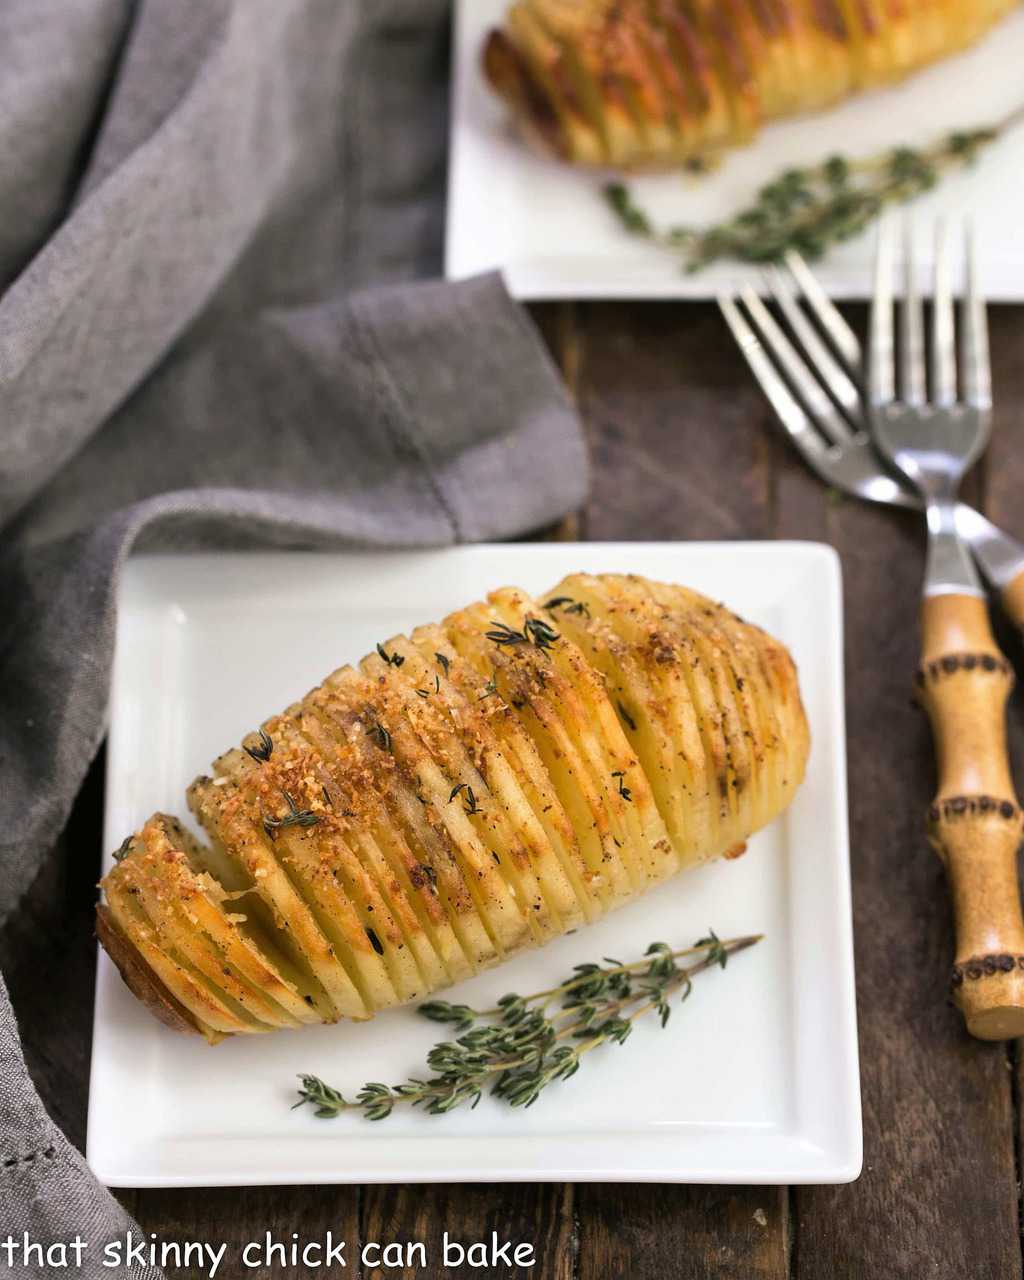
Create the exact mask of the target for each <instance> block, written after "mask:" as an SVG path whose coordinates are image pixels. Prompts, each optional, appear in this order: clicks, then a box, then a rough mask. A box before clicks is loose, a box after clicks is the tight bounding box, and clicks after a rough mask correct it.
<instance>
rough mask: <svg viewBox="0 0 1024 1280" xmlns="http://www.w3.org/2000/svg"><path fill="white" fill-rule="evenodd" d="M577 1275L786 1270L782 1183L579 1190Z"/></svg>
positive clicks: (764, 1277) (735, 1276)
mask: <svg viewBox="0 0 1024 1280" xmlns="http://www.w3.org/2000/svg"><path fill="white" fill-rule="evenodd" d="M578 1200H579V1207H580V1209H579V1212H580V1228H579V1230H580V1266H579V1280H613V1277H614V1278H615V1280H617V1278H618V1277H620V1276H629V1277H630V1280H647V1278H648V1277H650V1280H667V1278H668V1277H671V1278H672V1280H677V1278H679V1280H682V1277H686V1280H777V1277H781V1276H788V1274H789V1263H788V1255H789V1204H788V1193H787V1189H786V1188H785V1187H686V1186H678V1187H677V1186H616V1185H614V1184H611V1185H603V1186H602V1185H598V1184H594V1185H591V1186H587V1187H580V1188H579V1191H578Z"/></svg>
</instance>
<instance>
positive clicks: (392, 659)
mask: <svg viewBox="0 0 1024 1280" xmlns="http://www.w3.org/2000/svg"><path fill="white" fill-rule="evenodd" d="M377 652H378V653H379V654H380V656H381V658H382V659H383V660H384V661H385V662H386V663H387V664H388V666H389V667H394V668H395V669H396V670H397V669H398V668H399V667H400V666H401V665H402V663H403V662H404V661H405V659H404V658H403V657H402V655H401V654H400V653H388V652H387V650H386V649H385V648H384V646H383V645H382V644H379V643H378V645H377Z"/></svg>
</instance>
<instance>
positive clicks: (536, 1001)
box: [295, 929, 761, 1120]
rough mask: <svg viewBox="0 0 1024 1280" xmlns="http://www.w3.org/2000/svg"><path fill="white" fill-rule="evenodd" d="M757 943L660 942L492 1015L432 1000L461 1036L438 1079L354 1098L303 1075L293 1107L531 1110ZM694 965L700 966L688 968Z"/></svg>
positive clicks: (438, 1049)
mask: <svg viewBox="0 0 1024 1280" xmlns="http://www.w3.org/2000/svg"><path fill="white" fill-rule="evenodd" d="M760 937H761V935H760V934H756V935H751V936H749V937H742V938H730V939H728V940H724V941H723V940H722V939H721V938H719V937H718V936H717V934H716V933H715V931H714V930H713V929H711V930H709V931H708V934H707V936H706V937H704V938H701V939H700V940H699V941H698V942H696V943H694V945H693V946H692V947H685V948H683V949H682V950H675V951H674V950H673V949H672V948H671V947H670V946H669V945H668V944H667V943H664V942H654V943H652V944H651V945H650V946H649V947H648V948H647V950H646V952H645V953H644V958H643V959H642V960H635V961H632V962H630V963H627V964H623V963H621V962H620V961H618V960H612V959H608V958H606V959H605V961H604V963H603V964H580V965H577V966H576V967H575V968H574V969H573V971H572V974H571V976H570V977H569V978H567V979H566V980H565V981H564V982H561V983H559V984H558V985H557V986H555V987H550V988H548V989H547V990H545V991H537V992H534V994H533V995H529V996H520V995H515V994H512V995H506V996H503V997H502V998H501V999H500V1000H499V1001H498V1003H497V1005H496V1006H495V1007H494V1008H493V1009H484V1010H479V1009H473V1008H471V1007H470V1006H469V1005H465V1004H451V1003H449V1002H448V1001H446V1000H431V1001H428V1002H427V1003H426V1004H422V1005H420V1006H419V1009H418V1012H419V1013H420V1014H422V1015H423V1017H425V1018H429V1019H430V1021H432V1022H438V1023H441V1024H443V1025H446V1026H450V1027H451V1028H452V1029H453V1031H454V1033H455V1034H456V1036H457V1038H456V1039H455V1040H445V1041H442V1042H440V1043H439V1044H436V1045H435V1046H434V1047H433V1048H432V1049H431V1050H430V1052H429V1053H428V1055H427V1060H426V1065H427V1068H428V1070H429V1072H430V1073H431V1074H429V1075H427V1076H426V1077H424V1078H418V1077H413V1076H411V1077H410V1078H409V1079H408V1080H406V1081H404V1082H403V1083H402V1084H395V1085H387V1084H381V1083H380V1082H378V1081H371V1082H370V1083H368V1084H365V1085H363V1087H362V1088H361V1089H360V1090H359V1092H358V1093H357V1094H356V1095H355V1097H354V1098H352V1099H348V1098H346V1097H345V1096H344V1095H343V1094H342V1093H341V1092H340V1091H339V1090H337V1089H335V1088H333V1087H332V1086H331V1085H329V1084H326V1083H325V1082H324V1081H323V1080H321V1079H320V1077H319V1076H314V1075H302V1076H300V1077H299V1082H300V1088H299V1090H298V1094H299V1099H298V1101H297V1102H296V1103H295V1106H296V1107H301V1106H303V1105H306V1104H308V1105H309V1106H311V1107H313V1109H314V1113H315V1114H316V1115H317V1116H319V1117H321V1118H322V1119H332V1118H334V1117H336V1116H339V1115H341V1114H342V1113H343V1112H345V1111H361V1112H362V1114H363V1116H364V1118H365V1119H367V1120H386V1119H387V1117H388V1116H390V1115H391V1113H392V1112H393V1111H394V1109H395V1107H396V1106H399V1105H402V1104H408V1105H409V1106H413V1107H422V1108H423V1109H424V1110H425V1111H426V1112H427V1113H428V1114H430V1115H435V1116H436V1115H444V1114H445V1113H446V1112H449V1111H454V1110H455V1109H456V1108H457V1107H461V1106H465V1105H468V1106H470V1107H475V1106H476V1105H477V1103H478V1102H479V1101H480V1099H481V1097H482V1096H483V1094H484V1091H485V1090H486V1091H488V1092H489V1093H490V1094H491V1096H492V1097H495V1098H498V1099H499V1100H500V1101H502V1102H505V1103H507V1104H508V1105H509V1106H511V1107H529V1106H532V1105H533V1104H534V1103H535V1102H536V1101H537V1099H538V1098H539V1097H540V1095H541V1093H543V1091H544V1090H545V1089H546V1088H548V1086H549V1085H552V1084H554V1083H555V1081H557V1080H568V1079H569V1078H570V1076H573V1075H575V1074H576V1072H577V1071H578V1070H579V1068H580V1064H581V1062H582V1059H583V1057H584V1056H585V1055H586V1054H588V1053H591V1052H592V1051H593V1050H594V1049H597V1048H600V1046H602V1045H605V1044H624V1043H625V1042H626V1040H627V1039H628V1038H629V1036H630V1034H631V1032H632V1030H633V1025H634V1023H635V1022H636V1020H637V1019H638V1018H640V1017H642V1016H643V1015H644V1014H647V1013H654V1014H655V1015H656V1016H657V1018H658V1021H659V1023H660V1025H661V1026H662V1027H664V1026H665V1025H666V1023H667V1022H668V1020H669V1017H670V1016H671V1013H672V1000H673V998H678V1000H679V1002H680V1003H681V1002H682V1001H683V1000H686V999H687V997H688V996H689V995H690V992H691V990H692V988H693V979H694V977H695V976H696V975H697V974H698V973H702V972H703V971H704V970H706V969H710V968H713V967H714V966H715V965H719V966H720V967H721V968H723V969H724V968H725V966H726V963H727V961H728V959H729V957H730V956H732V955H735V954H736V953H737V952H738V951H743V950H745V949H746V948H747V947H750V946H753V945H754V943H756V942H759V941H760ZM693 957H699V958H698V959H694V960H693V962H692V963H685V962H686V961H688V960H691V958H693Z"/></svg>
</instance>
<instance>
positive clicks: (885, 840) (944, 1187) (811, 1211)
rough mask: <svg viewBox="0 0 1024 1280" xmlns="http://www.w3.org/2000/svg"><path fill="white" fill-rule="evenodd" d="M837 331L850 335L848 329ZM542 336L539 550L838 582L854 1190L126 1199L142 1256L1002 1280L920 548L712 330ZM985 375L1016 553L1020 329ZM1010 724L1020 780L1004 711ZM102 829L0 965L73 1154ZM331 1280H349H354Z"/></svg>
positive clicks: (810, 1279)
mask: <svg viewBox="0 0 1024 1280" xmlns="http://www.w3.org/2000/svg"><path fill="white" fill-rule="evenodd" d="M850 314H851V318H852V319H853V320H854V322H855V323H857V324H858V325H859V324H862V323H863V313H862V311H861V310H860V309H856V308H855V309H853V310H852V312H851V313H850ZM534 315H535V317H536V319H537V320H538V322H539V323H540V325H541V327H542V329H543V330H544V332H545V334H546V336H547V338H548V340H549V342H550V345H551V347H552V350H553V352H554V353H555V356H556V359H557V360H558V361H559V363H560V365H561V367H562V368H563V370H564V372H565V375H566V377H567V379H568V381H569V384H570V386H571V387H572V389H573V392H574V394H575V395H576V398H577V400H578V403H579V407H580V412H581V414H582V417H583V420H584V422H585V424H586V430H587V433H588V435H589V439H590V445H591V452H592V459H593V464H592V467H593V474H592V484H591V497H590V501H589V503H588V505H587V507H586V510H585V511H583V512H581V513H580V514H579V517H578V518H577V519H575V520H571V521H569V522H567V524H566V525H564V526H562V527H561V528H560V529H559V530H556V531H554V533H555V535H556V536H558V535H561V536H578V537H581V538H590V539H735V538H810V539H818V540H821V541H825V542H829V543H831V544H832V545H833V546H834V547H836V548H837V549H838V551H839V553H840V555H841V557H842V564H843V574H844V582H845V604H846V679H847V698H846V709H847V721H848V734H849V744H848V745H849V762H850V763H849V769H850V778H849V780H850V823H851V844H852V858H853V886H854V923H855V936H856V961H857V997H858V999H857V1003H858V1016H859V1020H860V1053H861V1072H862V1080H863V1100H864V1161H865V1163H864V1173H863V1175H862V1176H861V1178H860V1179H859V1181H858V1182H856V1183H854V1184H852V1185H849V1186H839V1187H684V1186H629V1185H603V1186H602V1185H588V1184H583V1185H577V1186H568V1185H558V1184H553V1185H547V1184H538V1185H523V1186H515V1185H512V1186H508V1185H506V1186H502V1185H496V1186H487V1185H483V1186H434V1187H417V1186H411V1187H410V1186H393V1187H294V1188H292V1187H286V1188H270V1189H243V1190H214V1191H209V1190H180V1191H138V1192H124V1193H119V1194H120V1195H121V1196H122V1199H123V1201H124V1203H125V1204H126V1206H127V1207H128V1208H129V1209H130V1210H131V1212H132V1213H134V1214H135V1215H136V1216H137V1217H138V1219H139V1221H140V1222H141V1224H142V1225H143V1227H144V1228H145V1229H146V1230H148V1231H155V1232H158V1233H159V1234H160V1235H161V1236H162V1237H164V1238H178V1239H183V1238H190V1239H202V1238H203V1237H204V1235H205V1237H206V1238H207V1239H215V1240H221V1239H227V1240H228V1241H229V1242H232V1243H237V1244H241V1243H242V1242H244V1241H247V1240H250V1239H253V1238H257V1237H261V1236H262V1233H263V1232H264V1231H265V1230H267V1229H270V1230H273V1231H275V1232H276V1233H278V1234H279V1235H283V1236H284V1237H285V1238H290V1233H291V1232H292V1231H298V1232H299V1233H300V1235H303V1236H305V1237H307V1238H319V1237H321V1236H322V1235H323V1233H324V1232H325V1231H326V1230H327V1229H328V1228H330V1229H331V1230H332V1231H333V1232H334V1233H335V1236H336V1237H337V1236H339V1235H344V1236H346V1237H347V1238H348V1240H349V1241H350V1242H352V1243H350V1246H349V1248H350V1253H351V1252H353V1251H354V1242H357V1241H359V1240H367V1239H374V1238H375V1239H410V1240H416V1239H421V1240H425V1241H427V1242H428V1243H429V1242H432V1241H438V1240H439V1238H440V1233H441V1231H442V1230H443V1229H446V1228H447V1229H448V1230H449V1231H450V1232H451V1233H452V1234H453V1235H455V1236H462V1237H465V1238H470V1239H480V1238H483V1236H484V1235H485V1233H487V1232H489V1231H490V1230H491V1229H494V1230H496V1231H497V1232H498V1233H499V1235H501V1236H504V1237H511V1238H514V1239H517V1240H530V1241H533V1242H534V1243H535V1244H536V1248H537V1256H538V1263H537V1265H536V1266H535V1267H533V1268H532V1270H529V1271H525V1270H524V1271H521V1272H514V1273H513V1272H508V1271H505V1270H504V1269H503V1270H502V1271H501V1272H500V1274H517V1275H520V1274H521V1275H524V1276H525V1275H530V1276H532V1277H533V1280H574V1278H578V1280H606V1278H607V1280H618V1278H619V1277H630V1280H646V1278H647V1277H651V1278H652V1280H669V1278H671V1280H691V1278H692V1280H697V1278H698V1277H715V1278H716V1280H727V1278H728V1280H732V1278H733V1277H735V1280H753V1278H754V1277H758V1278H763V1280H782V1278H783V1277H800V1278H805V1280H843V1278H845V1277H850V1280H875V1278H876V1277H877V1278H878V1280H883V1278H884V1280H892V1278H894V1277H912V1278H913V1280H918V1278H919V1277H921V1278H923V1277H957V1278H958V1280H961V1278H962V1280H968V1278H969V1280H989V1278H991V1280H1016V1278H1019V1277H1021V1234H1020V1219H1021V1197H1020V1185H1019V1181H1018V1164H1019V1142H1020V1106H1019V1099H1020V1092H1021V1083H1022V1071H1024V1064H1022V1062H1021V1055H1020V1053H1019V1050H1018V1047H1017V1045H1015V1044H1009V1045H1003V1044H981V1043H978V1042H976V1041H973V1040H970V1039H968V1038H967V1036H966V1035H965V1034H964V1032H963V1030H962V1028H961V1020H960V1017H959V1015H958V1014H957V1013H956V1012H955V1011H954V1010H953V1009H952V1008H951V1007H950V1006H949V1005H948V1003H947V985H946V984H947V977H948V970H949V964H950V960H951V956H952V934H951V922H950V912H949V907H948V905H947V895H946V891H945V887H944V884H943V878H942V871H941V867H940V865H939V862H938V860H937V858H936V857H935V856H934V854H932V853H931V852H930V851H929V849H928V847H927V846H926V844H925V841H924V838H923V814H924V810H925V807H926V804H927V802H928V799H929V796H930V792H931V788H932V784H933V771H932V761H931V753H930V744H929V737H928V727H927V723H926V721H925V719H924V717H923V716H922V715H921V714H920V712H918V711H917V710H915V709H914V708H913V707H912V706H911V702H910V696H909V695H910V687H911V673H912V672H913V670H914V668H915V665H916V660H917V652H918V637H917V627H916V615H917V596H918V587H919V580H920V576H921V569H922V533H921V529H920V528H919V527H918V523H917V522H916V521H915V520H913V519H912V518H910V517H908V516H906V515H904V514H901V513H898V512H890V511H884V510H880V509H869V508H868V507H866V506H864V505H861V504H858V503H856V502H853V501H849V500H841V499H838V498H837V497H836V495H830V494H829V493H828V492H827V491H826V490H825V488H823V487H822V486H821V485H819V484H818V483H817V482H816V481H815V480H813V479H812V478H811V477H810V476H809V474H807V473H806V472H805V471H804V470H803V469H802V467H801V466H800V464H799V463H798V462H797V461H796V460H795V459H794V458H793V457H792V456H791V455H790V453H789V451H788V449H787V448H786V446H785V445H784V443H783V442H782V441H781V440H780V439H779V438H778V437H777V435H776V434H775V432H774V430H773V426H772V422H771V419H770V416H769V414H768V411H767V409H766V407H765V405H764V403H763V402H762V400H761V398H760V395H759V393H758V391H757V390H756V388H755V387H754V386H753V384H752V382H751V379H750V377H749V376H748V374H747V370H746V368H745V366H744V365H743V363H742V361H741V359H740V357H739V355H738V354H737V352H736V351H735V350H734V349H733V347H732V346H731V345H730V343H729V342H728V341H727V339H726V336H725V333H724V330H723V326H722V323H721V321H720V320H719V317H718V314H717V311H716V310H715V309H714V308H713V307H711V306H704V305H677V304H668V303H659V304H644V305H632V304H630V305H620V304H588V305H579V306H576V305H568V304H559V305H554V304H552V305H548V306H544V307H537V308H535V309H534ZM992 349H993V361H994V366H995V389H996V399H997V404H998V405H999V409H998V412H997V415H996V426H995V432H994V438H993V443H992V446H991V448H990V449H989V453H988V457H987V459H986V461H985V462H984V464H983V466H982V468H980V469H979V474H977V475H975V476H974V477H973V478H972V481H971V485H972V493H971V496H972V498H973V500H974V501H976V502H978V503H979V504H981V505H982V506H983V508H984V510H985V511H986V512H987V513H988V514H989V515H990V516H991V517H992V518H993V519H995V520H997V521H999V522H1001V523H1003V524H1005V525H1006V527H1007V528H1008V529H1009V530H1010V531H1012V532H1013V533H1015V534H1016V535H1017V536H1018V537H1024V505H1022V503H1021V500H1020V495H1021V494H1022V493H1024V308H1004V309H1000V310H997V311H996V312H995V313H994V315H993V318H992ZM999 638H1000V642H1001V643H1002V645H1003V646H1004V650H1005V652H1007V654H1008V655H1009V656H1010V658H1011V659H1012V660H1013V661H1014V662H1015V663H1016V664H1017V666H1018V669H1019V670H1022V671H1024V653H1022V648H1021V644H1020V641H1019V639H1018V638H1017V637H1015V636H1010V635H1008V634H1007V632H1006V629H1005V628H1003V629H1002V630H1001V632H1000V636H999ZM1010 723H1011V742H1012V744H1013V747H1014V750H1015V754H1016V759H1017V760H1018V762H1019V763H1020V764H1021V765H1022V766H1024V753H1022V751H1021V746H1022V742H1024V706H1022V703H1021V699H1020V698H1019V697H1015V698H1014V699H1013V701H1012V702H1011V706H1010ZM1020 776H1021V778H1022V779H1024V774H1022V775H1020ZM101 806H102V759H101V760H100V761H98V762H97V765H96V767H95V768H94V769H93V771H92V773H91V774H90V777H89V780H88V782H87V784H86V787H85V789H84V790H83V793H82V795H81V797H80V799H79V801H78V804H77V806H76V809H75V814H74V816H73V818H72V821H71V824H70V826H69V829H68V832H67V834H66V836H65V839H64V841H63V844H62V847H61V848H60V849H58V850H57V851H55V854H54V856H53V857H52V858H51V859H50V861H49V862H48V863H47V866H46V868H45V869H44V871H43V873H42V875H41V876H40V880H39V882H38V884H37V886H36V888H35V890H34V891H33V893H32V895H31V897H30V901H29V903H28V904H27V906H26V909H25V910H23V911H22V912H20V913H19V915H18V917H17V919H16V920H15V922H14V923H13V924H12V925H11V926H10V927H9V929H8V930H7V932H6V934H4V935H3V937H2V938H0V963H2V965H3V968H4V970H5V972H6V974H7V976H8V980H9V985H10V987H11V994H12V998H13V1000H14V1002H15V1007H16V1008H17V1009H18V1010H19V1013H20V1015H21V1019H22V1024H23V1029H24V1038H25V1043H26V1051H27V1054H28V1060H29V1064H30V1067H31V1069H32V1071H33V1074H34V1076H35V1078H36V1080H37V1082H38V1084H39V1087H40V1089H41V1091H42V1093H43V1097H44V1099H45V1101H46V1103H47V1105H48V1106H49V1108H50V1110H51V1112H52V1114H53V1115H54V1116H55V1118H56V1119H57V1121H58V1122H59V1123H60V1124H61V1125H62V1126H63V1127H64V1128H65V1130H66V1131H67V1132H68V1133H69V1135H70V1137H71V1138H72V1140H73V1141H75V1142H76V1143H78V1144H82V1143H83V1142H84V1138H85V1113H86V1097H87V1084H88V1073H89V1072H88V1062H89V1042H90V1034H91V1030H90V1029H91V1018H92V984H93V974H94V970H95V948H94V942H93V939H92V903H93V900H94V890H93V884H94V882H95V880H96V877H97V868H98V865H99V853H100V850H99V840H100V818H101ZM806 962H807V963H808V964H813V957H806ZM566 1105H569V1106H571V1105H572V1104H571V1100H570V1097H569V1095H567V1101H566ZM231 1252H232V1251H231V1250H229V1255H230V1253H231ZM431 1252H432V1254H434V1253H435V1251H434V1250H431ZM178 1274H181V1273H178ZM219 1274H221V1275H223V1276H227V1277H228V1278H229V1280H230V1277H232V1276H234V1275H236V1274H244V1275H246V1276H248V1277H251V1278H252V1280H256V1278H258V1277H271V1276H274V1277H277V1276H284V1275H285V1274H289V1275H295V1274H297V1273H296V1272H295V1271H289V1272H285V1271H284V1270H281V1271H278V1270H262V1271H256V1270H254V1271H246V1272H234V1271H230V1270H228V1269H226V1268H225V1269H224V1270H222V1271H221V1272H220V1273H219ZM345 1274H346V1275H354V1274H358V1271H357V1270H353V1267H352V1266H351V1264H350V1266H349V1268H348V1270H347V1271H346V1272H345ZM363 1274H364V1277H365V1278H366V1280H369V1277H371V1276H372V1277H376V1276H379V1275H383V1274H387V1275H389V1276H397V1275H403V1274H407V1275H410V1276H411V1275H413V1274H417V1275H418V1276H419V1277H421V1278H422V1277H424V1276H427V1275H430V1276H433V1275H441V1274H442V1272H441V1269H440V1267H439V1266H438V1267H436V1268H435V1267H431V1268H429V1269H428V1270H427V1271H423V1270H420V1271H418V1272H415V1273H414V1272H407V1273H403V1272H399V1271H388V1272H386V1273H384V1272H379V1271H368V1272H364V1273H363ZM444 1274H460V1275H470V1274H477V1275H479V1274H483V1273H482V1272H479V1271H476V1272H471V1271H469V1270H461V1271H459V1272H457V1273H455V1272H448V1273H444ZM491 1274H499V1273H497V1272H494V1273H491Z"/></svg>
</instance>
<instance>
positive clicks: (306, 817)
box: [263, 791, 320, 840]
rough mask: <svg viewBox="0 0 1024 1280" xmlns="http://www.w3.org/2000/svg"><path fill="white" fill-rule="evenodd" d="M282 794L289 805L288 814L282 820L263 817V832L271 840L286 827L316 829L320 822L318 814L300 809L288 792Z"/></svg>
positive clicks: (310, 810)
mask: <svg viewBox="0 0 1024 1280" xmlns="http://www.w3.org/2000/svg"><path fill="white" fill-rule="evenodd" d="M282 794H283V795H284V798H285V800H286V801H287V803H288V812H287V813H286V814H285V815H284V816H283V817H281V818H268V817H267V815H266V814H264V815H263V830H264V831H265V832H266V833H267V835H268V836H269V837H270V839H271V840H273V839H274V837H275V836H276V835H277V833H278V832H279V831H282V830H283V829H284V828H285V827H315V826H316V824H317V823H318V822H319V821H320V815H319V814H318V813H314V812H313V810H312V809H300V808H299V806H298V805H297V804H296V803H295V801H294V799H293V798H292V796H291V795H290V794H289V793H288V792H287V791H285V792H282Z"/></svg>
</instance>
